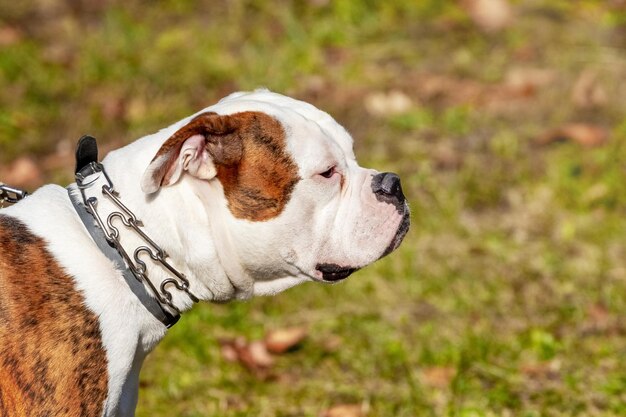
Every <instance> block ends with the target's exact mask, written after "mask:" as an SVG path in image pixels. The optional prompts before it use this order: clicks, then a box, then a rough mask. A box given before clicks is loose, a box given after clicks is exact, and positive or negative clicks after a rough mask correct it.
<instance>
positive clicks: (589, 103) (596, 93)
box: [572, 70, 608, 108]
mask: <svg viewBox="0 0 626 417" xmlns="http://www.w3.org/2000/svg"><path fill="white" fill-rule="evenodd" d="M607 99H608V96H607V93H606V90H605V89H604V88H603V87H602V85H600V83H599V82H598V74H597V73H596V72H595V71H591V70H585V71H583V72H582V73H581V74H580V75H579V76H578V79H577V80H576V82H575V83H574V86H573V88H572V101H573V102H574V104H575V105H576V106H578V107H580V108H594V107H602V106H603V105H605V104H606V102H607Z"/></svg>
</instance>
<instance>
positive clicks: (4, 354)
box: [0, 215, 108, 417]
mask: <svg viewBox="0 0 626 417" xmlns="http://www.w3.org/2000/svg"><path fill="white" fill-rule="evenodd" d="M107 380H108V374H107V358H106V353H105V351H104V348H103V346H102V341H101V336H100V326H99V322H98V318H97V317H96V316H95V314H94V313H93V312H91V311H90V310H88V309H87V307H86V306H85V304H84V298H83V296H82V295H81V294H80V293H79V292H78V291H77V290H76V289H75V287H74V282H73V280H72V278H71V277H69V276H68V275H67V274H66V273H65V272H64V271H63V270H62V269H61V267H60V266H59V265H58V264H57V263H56V261H55V259H54V258H53V257H52V255H51V254H50V253H49V252H48V251H47V249H46V245H45V242H44V241H43V240H42V239H41V238H39V237H37V236H35V235H34V234H32V233H31V232H30V231H29V230H28V228H27V227H26V226H25V225H24V224H23V223H21V222H20V221H18V220H16V219H14V218H12V217H8V216H4V215H0V416H22V415H23V416H67V417H69V416H72V417H76V416H101V415H102V411H103V406H104V402H105V400H106V395H107V383H108V381H107Z"/></svg>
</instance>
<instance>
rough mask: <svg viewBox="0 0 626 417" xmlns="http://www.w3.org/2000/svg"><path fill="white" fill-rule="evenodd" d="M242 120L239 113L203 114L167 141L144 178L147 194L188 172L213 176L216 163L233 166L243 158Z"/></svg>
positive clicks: (143, 187) (205, 176)
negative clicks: (240, 132)
mask: <svg viewBox="0 0 626 417" xmlns="http://www.w3.org/2000/svg"><path fill="white" fill-rule="evenodd" d="M240 128H241V119H240V118H238V117H236V115H227V116H220V115H218V114H215V113H202V114H200V115H198V116H196V117H195V118H194V119H193V120H191V121H190V122H189V123H188V124H186V125H185V126H183V127H181V128H180V129H178V131H176V133H174V134H173V135H172V136H171V137H170V138H169V139H167V140H166V141H165V143H164V144H163V146H161V148H160V149H159V151H158V152H157V154H156V155H155V156H154V158H153V159H152V162H150V164H149V165H148V168H147V169H146V171H145V172H144V174H143V178H142V180H141V188H142V190H143V191H144V192H145V193H148V194H151V193H154V192H156V191H157V190H158V189H159V188H160V187H162V186H168V185H171V184H174V183H175V182H176V181H178V179H179V178H180V176H181V175H182V173H183V172H184V171H186V172H188V173H189V174H191V175H193V176H195V177H197V178H201V179H211V178H213V177H215V174H216V172H217V168H216V165H233V164H236V163H237V162H239V161H240V160H241V156H242V153H243V144H242V142H241V137H240V135H239V130H240Z"/></svg>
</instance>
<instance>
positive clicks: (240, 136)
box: [151, 111, 299, 221]
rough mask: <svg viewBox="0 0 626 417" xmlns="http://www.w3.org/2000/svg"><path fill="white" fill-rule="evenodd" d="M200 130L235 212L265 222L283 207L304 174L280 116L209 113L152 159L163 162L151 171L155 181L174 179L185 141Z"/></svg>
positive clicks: (171, 138) (202, 115)
mask: <svg viewBox="0 0 626 417" xmlns="http://www.w3.org/2000/svg"><path fill="white" fill-rule="evenodd" d="M195 135H203V136H204V138H205V148H204V151H206V152H207V154H208V157H209V158H210V161H209V163H212V164H213V166H214V167H215V171H216V176H217V178H218V179H219V180H220V182H221V183H222V186H223V188H224V194H225V196H226V199H227V200H228V208H229V209H230V211H231V213H232V214H233V215H234V216H235V217H237V218H240V219H247V220H252V221H263V220H269V219H272V218H274V217H276V216H278V215H279V214H280V213H281V212H282V210H283V209H284V208H285V205H286V204H287V202H288V201H289V198H290V196H291V192H292V191H293V188H294V186H295V185H296V183H297V182H298V180H299V177H298V168H297V166H296V164H295V162H294V161H293V160H292V158H291V157H290V155H289V154H288V153H287V150H286V134H285V130H284V129H283V127H282V125H281V124H280V122H279V121H278V120H276V119H275V118H273V117H271V116H269V115H267V114H265V113H262V112H253V111H248V112H241V113H235V114H231V115H225V116H220V115H217V114H215V113H203V114H201V115H199V116H197V117H196V118H194V119H193V120H192V121H191V122H189V123H188V124H187V125H185V126H184V127H182V128H181V129H179V130H178V131H177V132H176V133H174V135H172V136H171V137H170V138H169V139H168V140H167V141H166V142H165V143H164V144H163V146H162V147H161V149H160V150H159V152H158V153H157V154H156V156H155V157H154V159H153V162H152V163H153V164H154V163H155V162H158V161H161V164H159V165H158V166H157V167H156V168H155V169H154V170H153V171H151V175H152V176H153V181H154V182H156V183H157V184H161V185H163V184H167V183H169V179H170V178H169V177H168V176H169V175H171V174H170V173H172V172H175V170H174V169H173V167H174V164H176V163H180V156H179V153H180V151H181V148H182V146H183V144H184V143H185V141H186V140H187V139H189V138H190V137H193V136H195ZM201 151H202V150H199V152H201Z"/></svg>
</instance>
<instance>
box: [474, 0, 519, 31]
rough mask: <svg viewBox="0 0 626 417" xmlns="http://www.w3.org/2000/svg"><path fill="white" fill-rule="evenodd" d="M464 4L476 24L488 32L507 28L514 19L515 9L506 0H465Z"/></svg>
mask: <svg viewBox="0 0 626 417" xmlns="http://www.w3.org/2000/svg"><path fill="white" fill-rule="evenodd" d="M462 4H463V6H464V7H465V9H466V10H467V13H468V15H469V17H470V19H472V21H473V22H474V24H475V25H476V26H478V27H479V28H480V29H481V30H483V31H485V32H488V33H492V32H499V31H501V30H502V29H505V28H506V27H508V26H509V25H510V24H511V22H512V20H513V11H512V10H511V6H510V4H509V3H508V1H506V0H463V1H462Z"/></svg>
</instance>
